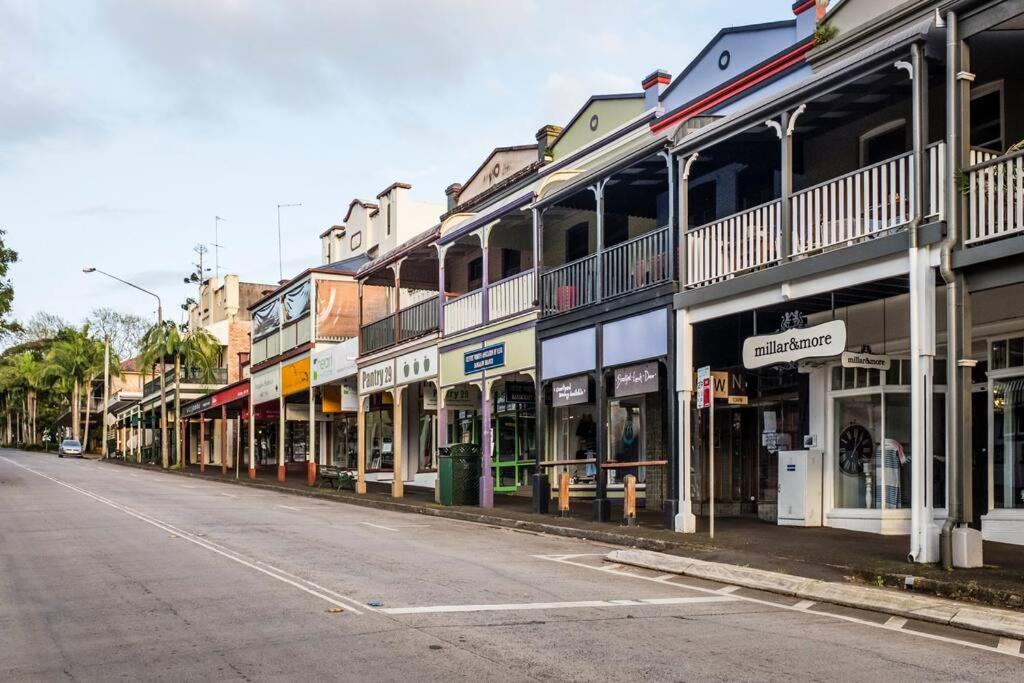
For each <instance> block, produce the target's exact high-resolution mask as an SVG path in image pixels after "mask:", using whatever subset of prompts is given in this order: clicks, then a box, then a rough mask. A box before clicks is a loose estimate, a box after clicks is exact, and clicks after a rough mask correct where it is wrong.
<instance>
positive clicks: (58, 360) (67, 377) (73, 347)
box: [43, 325, 96, 439]
mask: <svg viewBox="0 0 1024 683" xmlns="http://www.w3.org/2000/svg"><path fill="white" fill-rule="evenodd" d="M95 348H96V340H95V339H92V338H91V337H90V336H89V326H88V325H84V326H83V327H82V329H81V330H75V329H69V330H66V331H65V332H64V333H63V334H62V335H61V336H60V338H58V339H57V341H55V342H54V343H53V345H52V346H51V347H50V351H49V353H47V354H46V360H47V365H46V369H45V370H44V371H43V376H44V377H47V378H54V379H56V380H57V381H59V382H64V383H65V385H66V386H69V387H71V395H70V397H69V398H70V400H69V404H70V410H71V437H72V438H74V439H79V438H80V436H81V431H80V429H79V427H80V425H79V419H80V417H81V404H80V400H81V395H82V386H83V385H87V384H88V382H89V380H90V378H91V376H92V374H91V372H92V368H93V367H94V366H95V361H94V357H95Z"/></svg>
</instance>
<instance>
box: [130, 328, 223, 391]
mask: <svg viewBox="0 0 1024 683" xmlns="http://www.w3.org/2000/svg"><path fill="white" fill-rule="evenodd" d="M140 346H141V354H140V357H141V359H142V362H143V364H144V365H146V366H152V365H156V364H157V363H174V362H175V361H176V360H177V361H178V362H179V363H180V365H181V366H182V367H185V368H188V369H190V370H191V371H192V372H193V373H194V376H195V377H196V378H197V379H199V381H201V382H207V383H211V382H213V381H214V378H215V373H214V370H216V368H217V367H218V364H219V361H220V342H219V341H217V338H216V337H214V336H213V335H212V334H210V333H209V332H207V331H206V330H204V329H197V330H190V331H187V332H184V333H182V332H180V331H179V330H178V327H177V326H176V325H175V324H174V323H172V322H170V321H164V324H163V325H154V326H153V327H151V328H149V331H148V332H146V334H145V335H143V337H142V341H141V344H140Z"/></svg>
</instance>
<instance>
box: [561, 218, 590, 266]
mask: <svg viewBox="0 0 1024 683" xmlns="http://www.w3.org/2000/svg"><path fill="white" fill-rule="evenodd" d="M589 252H590V225H589V224H588V223H586V222H583V223H577V224H576V225H574V226H572V227H571V228H569V229H568V230H566V231H565V262H566V263H572V262H573V261H578V260H579V259H581V258H583V257H584V256H586V255H587V254H588V253H589Z"/></svg>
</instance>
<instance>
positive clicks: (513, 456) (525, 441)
mask: <svg viewBox="0 0 1024 683" xmlns="http://www.w3.org/2000/svg"><path fill="white" fill-rule="evenodd" d="M531 388H532V385H531ZM507 391H508V388H507V386H506V387H504V388H503V389H502V390H501V391H499V393H498V395H497V397H496V399H495V401H494V417H493V419H492V434H493V439H494V444H493V445H494V447H493V463H494V490H495V491H498V492H503V493H511V492H514V491H516V490H517V489H518V488H520V487H524V486H529V485H530V477H531V476H532V475H533V473H534V471H535V460H536V457H537V449H536V445H535V444H536V418H535V413H534V402H533V401H532V400H531V401H525V400H523V401H516V400H512V399H510V398H508V397H507V396H506V395H505V393H504V392H507Z"/></svg>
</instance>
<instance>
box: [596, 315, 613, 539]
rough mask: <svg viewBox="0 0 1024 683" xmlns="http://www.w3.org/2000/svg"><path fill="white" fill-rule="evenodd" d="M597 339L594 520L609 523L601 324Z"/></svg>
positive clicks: (602, 330) (602, 332)
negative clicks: (605, 463) (604, 466)
mask: <svg viewBox="0 0 1024 683" xmlns="http://www.w3.org/2000/svg"><path fill="white" fill-rule="evenodd" d="M594 333H595V337H596V339H597V357H596V358H595V363H596V365H595V367H596V370H595V371H594V394H595V396H594V400H595V401H596V403H597V411H596V412H597V434H596V436H597V438H596V449H597V453H596V454H595V455H596V456H597V458H596V459H597V486H596V491H595V500H594V519H595V520H596V521H598V522H607V521H608V520H609V518H610V506H609V503H608V471H607V470H606V469H604V468H603V467H601V466H602V465H603V464H604V462H605V454H606V450H607V442H608V425H607V421H608V416H607V410H606V406H605V399H604V395H605V391H604V327H603V325H601V324H600V323H598V324H597V325H596V326H595V330H594Z"/></svg>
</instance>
